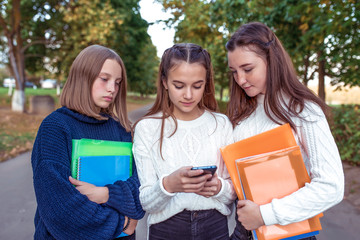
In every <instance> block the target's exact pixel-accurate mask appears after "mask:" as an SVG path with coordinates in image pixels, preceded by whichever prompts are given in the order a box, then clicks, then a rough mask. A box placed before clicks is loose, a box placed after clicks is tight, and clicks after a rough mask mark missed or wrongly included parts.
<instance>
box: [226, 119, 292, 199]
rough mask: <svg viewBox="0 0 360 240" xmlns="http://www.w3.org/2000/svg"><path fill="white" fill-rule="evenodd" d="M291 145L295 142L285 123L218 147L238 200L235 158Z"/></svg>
mask: <svg viewBox="0 0 360 240" xmlns="http://www.w3.org/2000/svg"><path fill="white" fill-rule="evenodd" d="M293 146H297V143H296V141H295V138H294V135H293V133H292V130H291V127H290V125H289V124H288V123H287V124H284V125H281V126H279V127H276V128H274V129H271V130H269V131H266V132H263V133H260V134H258V135H255V136H252V137H250V138H246V139H244V140H241V141H238V142H236V143H233V144H230V145H227V146H225V147H222V148H220V152H221V155H222V157H223V159H224V162H225V165H226V168H227V170H228V172H229V174H230V177H231V180H232V182H233V185H234V188H235V191H236V194H237V196H238V198H239V199H240V200H242V199H244V195H243V192H242V189H241V184H240V180H239V178H238V173H237V170H236V165H235V161H236V160H237V159H240V158H244V157H249V156H253V155H258V154H262V153H266V152H273V151H277V150H281V149H284V148H289V147H293Z"/></svg>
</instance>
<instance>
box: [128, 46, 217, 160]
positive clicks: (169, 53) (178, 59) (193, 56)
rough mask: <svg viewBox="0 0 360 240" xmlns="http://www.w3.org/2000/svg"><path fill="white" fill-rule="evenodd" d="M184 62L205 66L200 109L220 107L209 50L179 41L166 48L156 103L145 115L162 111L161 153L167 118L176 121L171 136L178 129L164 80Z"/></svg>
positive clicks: (160, 67) (159, 74) (158, 81)
mask: <svg viewBox="0 0 360 240" xmlns="http://www.w3.org/2000/svg"><path fill="white" fill-rule="evenodd" d="M182 62H186V63H189V64H192V63H198V64H201V65H202V66H204V68H205V70H206V79H205V80H206V83H205V89H204V93H203V97H202V99H201V101H200V102H199V105H198V106H199V108H200V109H207V110H209V111H217V109H218V106H217V102H216V99H215V86H214V76H213V68H212V64H211V57H210V54H209V53H208V51H206V50H205V49H203V48H202V47H200V46H199V45H196V44H193V43H178V44H175V45H173V46H172V47H171V48H168V49H166V50H165V52H164V54H163V55H162V58H161V62H160V66H159V73H158V79H157V95H156V99H155V102H154V105H153V106H152V107H151V109H150V110H149V111H148V113H147V114H146V115H145V117H144V118H146V117H150V116H151V115H154V114H156V113H159V112H160V113H162V116H161V117H159V118H160V119H161V120H162V123H161V133H160V153H161V152H162V151H161V149H162V140H163V138H164V124H165V119H166V118H168V117H171V118H172V119H173V120H174V122H175V130H174V132H173V133H172V134H171V135H170V136H172V135H173V134H175V132H176V129H177V121H176V118H175V116H174V114H173V110H174V104H173V103H172V102H171V100H170V98H169V93H168V91H167V90H166V89H165V87H164V85H163V81H167V79H168V74H169V71H170V70H171V69H173V68H174V67H176V66H178V65H179V64H181V63H182ZM135 126H136V124H135ZM135 126H134V128H135ZM170 136H169V137H170ZM161 155H162V154H161Z"/></svg>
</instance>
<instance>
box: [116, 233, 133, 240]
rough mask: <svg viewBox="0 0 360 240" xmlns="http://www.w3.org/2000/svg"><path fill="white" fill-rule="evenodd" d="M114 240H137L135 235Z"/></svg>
mask: <svg viewBox="0 0 360 240" xmlns="http://www.w3.org/2000/svg"><path fill="white" fill-rule="evenodd" d="M114 240H135V233H133V234H131V235H129V236H126V237H119V238H115V239H114Z"/></svg>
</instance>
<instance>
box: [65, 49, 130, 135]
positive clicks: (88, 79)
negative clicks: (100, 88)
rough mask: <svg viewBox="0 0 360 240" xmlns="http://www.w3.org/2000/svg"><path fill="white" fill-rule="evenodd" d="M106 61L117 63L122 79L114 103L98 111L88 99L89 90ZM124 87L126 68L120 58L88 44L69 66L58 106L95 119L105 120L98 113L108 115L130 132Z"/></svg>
mask: <svg viewBox="0 0 360 240" xmlns="http://www.w3.org/2000/svg"><path fill="white" fill-rule="evenodd" d="M107 59H113V60H115V61H116V62H117V63H119V65H120V67H121V70H122V71H121V72H122V73H121V74H122V76H121V77H122V80H121V82H120V86H119V91H118V94H117V95H116V97H115V99H114V102H113V103H111V104H110V105H109V107H107V108H106V109H101V110H100V112H98V111H97V110H96V109H97V107H96V105H95V102H94V100H93V98H92V96H91V89H92V86H93V84H94V81H95V80H96V78H97V77H98V76H99V73H100V71H101V68H102V66H103V64H104V62H105V61H106V60H107ZM126 88H127V78H126V69H125V65H124V63H123V61H122V59H121V58H120V56H119V55H118V54H117V53H116V52H115V51H113V50H112V49H109V48H107V47H103V46H100V45H91V46H89V47H86V48H85V49H83V50H82V51H81V52H80V53H79V55H78V56H77V57H76V58H75V60H74V62H73V63H72V65H71V68H70V72H69V76H68V79H67V81H66V83H65V85H64V88H63V90H62V93H61V96H60V103H61V105H62V106H66V107H67V108H69V109H72V110H75V111H77V112H79V113H81V114H84V115H87V116H89V117H94V118H96V119H98V120H105V119H107V118H106V117H104V116H103V115H101V113H105V114H108V115H110V116H111V117H113V118H114V119H115V120H117V121H119V122H120V124H121V125H122V126H123V127H124V128H125V129H126V130H127V131H130V130H131V127H130V122H129V120H128V116H127V109H126Z"/></svg>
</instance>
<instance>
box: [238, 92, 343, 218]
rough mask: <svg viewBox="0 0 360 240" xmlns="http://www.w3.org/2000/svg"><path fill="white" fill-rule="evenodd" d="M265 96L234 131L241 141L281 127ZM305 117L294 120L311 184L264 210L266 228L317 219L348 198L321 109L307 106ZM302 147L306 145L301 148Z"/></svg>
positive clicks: (311, 104)
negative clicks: (267, 110) (270, 114)
mask: <svg viewBox="0 0 360 240" xmlns="http://www.w3.org/2000/svg"><path fill="white" fill-rule="evenodd" d="M263 102H264V95H259V96H258V107H257V109H256V111H255V112H254V113H253V114H252V115H251V116H249V117H248V118H247V119H245V120H243V121H241V122H240V123H239V125H237V126H236V127H235V129H234V140H235V141H239V140H241V139H245V138H248V137H251V136H254V135H256V134H259V133H262V132H264V131H267V130H270V129H273V128H275V127H277V126H278V125H277V124H276V123H274V122H273V121H272V120H270V119H269V118H268V117H267V115H266V114H265V110H264V104H263ZM301 116H302V117H304V118H305V120H302V119H300V118H297V117H296V118H292V120H293V121H294V123H295V124H296V126H297V134H296V135H295V136H296V141H297V143H298V145H299V146H300V148H301V153H302V156H303V159H304V162H305V166H306V169H307V171H308V173H309V175H310V178H311V182H310V183H309V184H306V185H305V187H303V188H301V189H299V190H298V191H296V192H295V193H293V194H291V195H289V196H286V197H284V198H281V199H273V200H272V202H271V203H268V204H265V205H262V206H260V211H261V215H262V217H263V220H264V222H265V225H273V224H281V225H286V224H289V223H293V222H299V221H302V220H305V219H308V218H310V217H313V216H315V215H317V214H319V213H321V212H324V211H325V210H327V209H328V208H330V207H332V206H334V205H335V204H337V203H339V202H340V201H341V200H342V199H343V195H344V173H343V168H342V163H341V159H340V155H339V152H338V149H337V146H336V144H335V141H334V138H333V136H332V134H331V132H330V128H329V125H328V122H327V120H326V118H325V115H324V113H323V112H322V110H321V108H320V107H319V106H318V105H316V104H314V103H307V104H306V107H305V109H304V110H303V111H302V113H301ZM301 143H302V144H301Z"/></svg>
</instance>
